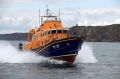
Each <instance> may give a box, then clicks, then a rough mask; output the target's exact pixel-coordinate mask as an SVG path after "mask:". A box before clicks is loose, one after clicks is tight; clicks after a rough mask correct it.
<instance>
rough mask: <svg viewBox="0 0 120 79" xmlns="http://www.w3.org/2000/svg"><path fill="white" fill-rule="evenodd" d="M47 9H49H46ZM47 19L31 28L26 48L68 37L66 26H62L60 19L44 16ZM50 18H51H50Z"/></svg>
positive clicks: (29, 48) (33, 47)
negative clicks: (35, 27)
mask: <svg viewBox="0 0 120 79" xmlns="http://www.w3.org/2000/svg"><path fill="white" fill-rule="evenodd" d="M48 11H49V10H48ZM44 17H46V18H47V19H46V20H44V21H42V24H41V25H40V26H39V28H38V29H37V30H35V29H31V30H30V31H29V33H28V41H29V42H28V44H27V45H26V47H25V49H26V50H32V49H36V48H38V47H40V46H41V47H42V46H44V45H45V44H47V43H49V42H52V41H55V40H60V39H64V38H67V37H68V30H69V29H68V28H66V27H63V26H62V24H61V21H60V19H57V17H56V16H49V15H48V16H44ZM50 18H52V19H50Z"/></svg>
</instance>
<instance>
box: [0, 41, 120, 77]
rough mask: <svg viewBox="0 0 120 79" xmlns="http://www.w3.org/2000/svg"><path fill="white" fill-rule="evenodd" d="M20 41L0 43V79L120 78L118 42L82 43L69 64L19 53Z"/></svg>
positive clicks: (119, 44) (119, 48)
mask: <svg viewBox="0 0 120 79" xmlns="http://www.w3.org/2000/svg"><path fill="white" fill-rule="evenodd" d="M19 42H20V41H2V40H1V41H0V79H120V43H114V42H85V43H84V44H83V46H82V48H81V51H79V54H78V56H77V57H76V60H75V62H74V63H73V65H68V64H65V63H64V62H63V61H56V60H50V59H47V58H44V57H42V56H37V55H35V54H34V53H33V52H27V51H22V52H21V51H19V50H17V48H18V44H19ZM22 43H23V45H24V46H25V44H26V43H27V42H26V41H22Z"/></svg>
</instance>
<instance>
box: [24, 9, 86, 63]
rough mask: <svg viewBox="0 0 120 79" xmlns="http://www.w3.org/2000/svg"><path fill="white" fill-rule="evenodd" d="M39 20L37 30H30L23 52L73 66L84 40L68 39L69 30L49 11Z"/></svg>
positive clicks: (58, 17)
mask: <svg viewBox="0 0 120 79" xmlns="http://www.w3.org/2000/svg"><path fill="white" fill-rule="evenodd" d="M40 18H41V24H40V26H39V28H38V29H37V30H35V29H31V30H30V31H29V32H28V43H27V44H26V46H25V50H27V51H33V52H35V53H36V54H37V55H40V56H43V57H47V58H50V59H51V58H52V59H56V60H62V61H66V62H67V63H69V64H73V62H74V60H75V58H76V56H77V55H78V51H80V49H81V46H82V44H83V42H84V40H85V39H84V38H83V37H77V36H76V37H70V36H69V34H68V32H69V28H67V27H64V26H63V25H62V22H61V20H60V16H53V15H52V14H51V13H50V10H49V9H47V10H46V15H45V16H41V17H40Z"/></svg>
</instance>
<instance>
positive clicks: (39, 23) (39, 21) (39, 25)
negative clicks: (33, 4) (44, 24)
mask: <svg viewBox="0 0 120 79" xmlns="http://www.w3.org/2000/svg"><path fill="white" fill-rule="evenodd" d="M39 26H40V9H39Z"/></svg>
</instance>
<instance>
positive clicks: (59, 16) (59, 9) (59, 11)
mask: <svg viewBox="0 0 120 79" xmlns="http://www.w3.org/2000/svg"><path fill="white" fill-rule="evenodd" d="M59 21H60V9H59Z"/></svg>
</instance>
